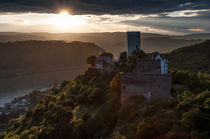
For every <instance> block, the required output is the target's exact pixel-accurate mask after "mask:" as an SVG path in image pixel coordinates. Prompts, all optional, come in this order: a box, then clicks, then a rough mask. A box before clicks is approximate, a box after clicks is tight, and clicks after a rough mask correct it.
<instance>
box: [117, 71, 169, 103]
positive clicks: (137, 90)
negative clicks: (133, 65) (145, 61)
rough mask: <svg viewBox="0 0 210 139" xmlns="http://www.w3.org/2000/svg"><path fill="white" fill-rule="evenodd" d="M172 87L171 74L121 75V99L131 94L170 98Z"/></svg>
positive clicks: (152, 97)
mask: <svg viewBox="0 0 210 139" xmlns="http://www.w3.org/2000/svg"><path fill="white" fill-rule="evenodd" d="M171 87H172V81H171V74H167V75H161V74H146V73H144V74H138V75H137V74H135V73H123V74H122V75H121V100H122V101H123V100H124V99H126V98H128V97H130V96H136V95H137V96H139V95H142V96H145V97H148V96H150V95H151V99H154V98H169V97H170V92H171Z"/></svg>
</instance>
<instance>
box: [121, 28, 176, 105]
mask: <svg viewBox="0 0 210 139" xmlns="http://www.w3.org/2000/svg"><path fill="white" fill-rule="evenodd" d="M139 34H140V33H139ZM139 34H138V33H137V32H129V33H128V34H127V36H128V37H127V38H129V39H128V40H127V41H128V52H127V53H128V55H129V54H130V53H131V52H132V51H134V50H136V51H139V50H140V44H137V45H136V46H137V47H134V46H130V44H133V43H132V42H129V41H133V42H135V43H136V42H138V43H140V39H139V38H138V37H139V36H140V35H139ZM130 35H131V37H130ZM120 81H121V102H124V101H125V100H126V99H127V98H129V97H131V96H140V95H142V96H144V97H146V98H147V99H154V98H163V99H164V98H169V97H170V96H171V95H170V94H171V88H172V80H171V74H170V73H168V61H167V60H166V58H165V57H164V56H163V55H159V54H158V55H157V56H156V57H155V58H152V59H150V60H148V59H138V60H137V62H136V66H135V69H134V70H133V71H132V72H130V73H122V74H121V77H120Z"/></svg>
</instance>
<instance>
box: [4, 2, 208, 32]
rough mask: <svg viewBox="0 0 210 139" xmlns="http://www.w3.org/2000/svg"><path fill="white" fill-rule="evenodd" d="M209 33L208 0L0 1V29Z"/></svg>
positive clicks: (9, 30) (20, 30)
mask: <svg viewBox="0 0 210 139" xmlns="http://www.w3.org/2000/svg"><path fill="white" fill-rule="evenodd" d="M124 31H141V32H148V33H160V34H170V35H183V34H191V33H209V32H210V0H0V32H51V33H63V32H71V33H83V32H124Z"/></svg>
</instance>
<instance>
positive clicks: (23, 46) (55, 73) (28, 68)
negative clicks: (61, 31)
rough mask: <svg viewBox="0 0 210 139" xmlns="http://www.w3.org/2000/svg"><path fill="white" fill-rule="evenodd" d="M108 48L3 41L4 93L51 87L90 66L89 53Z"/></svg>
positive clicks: (0, 88) (0, 73) (0, 75)
mask: <svg viewBox="0 0 210 139" xmlns="http://www.w3.org/2000/svg"><path fill="white" fill-rule="evenodd" d="M100 52H104V50H103V49H102V48H100V47H98V46H97V45H95V44H93V43H84V42H64V41H15V42H7V43H0V93H7V92H9V93H10V92H14V93H15V92H21V91H23V90H25V89H26V90H31V89H39V88H41V89H42V88H48V87H50V86H52V85H53V84H54V82H55V83H61V82H62V81H63V80H71V79H73V78H74V77H75V76H76V75H78V74H80V73H81V72H84V71H85V70H86V69H87V65H86V63H85V60H86V57H87V56H90V55H98V54H99V53H100Z"/></svg>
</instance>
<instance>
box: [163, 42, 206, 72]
mask: <svg viewBox="0 0 210 139" xmlns="http://www.w3.org/2000/svg"><path fill="white" fill-rule="evenodd" d="M166 58H167V59H168V61H169V68H176V69H182V70H189V71H191V72H199V71H200V72H204V73H210V70H209V69H210V60H209V59H210V40H207V41H205V42H202V43H200V44H195V45H191V46H187V47H182V48H179V49H176V50H174V51H172V52H170V53H168V54H166Z"/></svg>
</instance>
